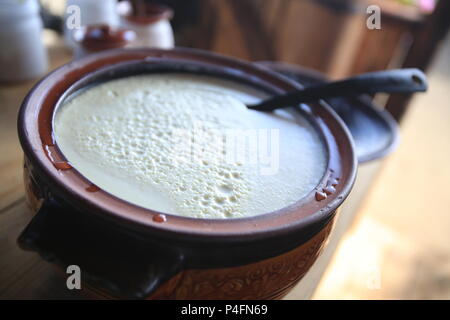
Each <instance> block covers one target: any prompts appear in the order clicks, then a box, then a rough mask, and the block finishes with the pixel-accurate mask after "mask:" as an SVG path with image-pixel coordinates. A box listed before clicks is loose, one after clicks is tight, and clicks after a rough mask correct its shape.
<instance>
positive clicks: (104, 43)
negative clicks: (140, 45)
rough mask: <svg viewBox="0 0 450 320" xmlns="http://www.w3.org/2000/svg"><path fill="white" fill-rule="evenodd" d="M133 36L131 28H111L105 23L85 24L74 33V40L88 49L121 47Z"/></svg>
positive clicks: (97, 49)
mask: <svg viewBox="0 0 450 320" xmlns="http://www.w3.org/2000/svg"><path fill="white" fill-rule="evenodd" d="M135 36H136V35H135V33H134V31H132V30H126V29H121V28H112V27H111V26H109V25H107V24H98V25H89V26H85V27H83V28H81V29H79V30H77V31H76V32H75V33H74V38H75V41H76V42H77V43H79V45H80V46H82V47H83V48H84V49H86V50H89V51H103V50H108V49H113V48H122V47H124V46H126V45H127V44H128V43H129V42H130V41H132V40H134V38H135Z"/></svg>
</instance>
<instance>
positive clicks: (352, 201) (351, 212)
mask: <svg viewBox="0 0 450 320" xmlns="http://www.w3.org/2000/svg"><path fill="white" fill-rule="evenodd" d="M47 37H48V38H49V39H47V40H48V42H50V43H51V44H50V45H49V55H50V61H51V68H52V69H53V68H55V67H57V66H60V65H62V64H64V63H65V62H67V61H69V60H70V59H71V55H70V53H69V52H68V51H67V50H66V49H65V48H64V47H63V46H62V45H61V43H60V42H59V40H58V39H56V38H55V37H54V36H52V35H47ZM34 83H35V81H28V82H23V83H15V84H0V181H1V182H2V183H1V184H0V299H79V298H89V297H90V296H89V294H88V293H86V292H84V291H83V289H82V290H80V291H76V290H75V291H70V290H68V289H67V287H66V282H65V281H66V280H65V278H64V277H61V273H60V271H58V270H56V269H55V268H54V266H53V265H51V264H50V263H48V262H46V261H44V260H42V259H41V258H40V257H39V256H38V255H37V254H36V253H34V252H26V251H23V250H21V249H20V248H19V247H18V246H17V243H16V239H17V237H18V236H19V234H20V232H21V231H22V230H23V229H24V227H25V226H26V225H27V224H28V222H29V221H30V220H31V217H32V215H31V212H30V211H29V210H28V208H27V207H26V204H25V199H24V187H23V182H22V160H23V154H22V150H21V148H20V144H19V141H18V137H17V128H16V122H17V112H18V110H19V107H20V104H21V102H22V100H23V98H24V97H25V95H26V94H27V92H28V91H29V90H30V88H31V87H32V86H33V85H34ZM378 168H379V163H377V162H375V163H373V164H370V165H364V166H363V167H362V168H361V170H360V174H359V177H358V180H357V183H356V185H355V188H354V191H353V192H352V195H351V196H350V198H349V199H348V201H347V202H346V203H345V206H344V208H343V210H341V213H340V215H339V219H338V221H337V223H336V226H335V228H334V230H333V233H332V236H331V238H330V241H329V244H328V246H327V248H326V249H325V251H324V253H323V254H322V255H321V257H320V258H319V259H318V261H317V262H316V263H315V265H314V266H313V268H312V269H311V270H310V272H309V273H308V274H307V275H306V276H305V278H303V279H302V281H301V282H300V283H299V284H298V285H297V286H296V287H295V288H294V290H293V291H292V292H291V293H290V294H289V295H288V296H287V297H286V298H287V299H308V298H310V297H311V296H312V294H313V292H314V290H315V288H316V287H317V285H318V283H319V281H320V278H321V276H322V275H323V273H324V272H325V269H326V267H327V265H328V263H329V261H330V260H331V257H332V255H333V253H334V252H335V249H336V247H337V245H338V243H339V240H340V239H341V237H342V236H343V234H344V233H345V231H346V230H347V229H348V227H349V226H350V224H351V222H352V221H353V220H354V217H355V214H356V209H357V207H358V205H359V203H360V202H361V200H362V199H363V197H364V195H365V194H366V190H367V189H368V188H369V186H370V184H371V181H372V180H373V177H374V175H375V174H376V172H377V170H378Z"/></svg>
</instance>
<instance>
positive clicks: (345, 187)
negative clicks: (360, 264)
mask: <svg viewBox="0 0 450 320" xmlns="http://www.w3.org/2000/svg"><path fill="white" fill-rule="evenodd" d="M158 59H177V60H183V61H185V62H186V63H189V62H200V63H206V64H210V65H214V66H215V67H217V66H220V67H221V68H224V70H225V69H226V70H228V71H230V70H231V71H232V72H234V73H235V74H238V75H241V76H243V77H245V78H247V79H253V80H256V81H257V82H261V81H263V82H265V83H266V84H267V85H270V86H272V87H275V88H278V89H279V90H281V91H289V90H294V89H297V88H299V85H298V84H296V83H295V82H294V81H291V80H289V79H287V78H285V77H283V76H281V75H279V74H277V73H275V72H272V71H270V70H268V69H266V68H264V67H261V66H257V65H255V64H251V63H248V62H244V61H241V60H238V59H235V58H229V57H225V56H222V55H218V54H214V53H210V52H206V51H202V50H196V49H187V48H176V49H172V50H162V49H148V48H146V49H143V48H136V49H116V50H109V51H104V52H101V53H97V54H92V55H89V56H87V57H84V58H82V59H79V60H75V61H72V62H70V63H68V64H66V65H63V66H62V67H60V68H58V69H56V70H54V71H53V72H51V73H50V74H48V75H47V76H46V77H45V78H43V79H42V80H41V81H40V82H39V83H37V84H36V85H35V87H34V88H33V89H32V90H31V91H30V93H29V94H28V95H27V97H26V98H25V100H24V102H23V104H22V107H21V109H20V112H19V119H18V130H19V138H20V142H21V144H22V148H23V150H24V152H25V155H26V157H27V158H28V159H29V160H30V162H31V165H32V166H33V169H34V170H35V171H36V172H37V173H38V174H40V175H41V178H42V179H44V181H45V182H46V183H47V184H48V186H49V189H50V192H51V193H53V194H54V195H55V196H58V197H59V198H61V199H64V200H65V201H66V202H67V203H69V204H71V205H72V206H74V207H75V208H80V209H82V210H84V211H86V212H88V213H89V214H91V213H92V214H96V215H97V216H100V217H101V218H104V219H107V220H109V221H111V222H113V223H116V224H119V225H120V226H122V227H127V228H130V229H131V230H135V231H139V232H144V233H147V234H152V235H155V236H162V237H169V238H171V239H186V237H189V239H194V238H195V239H198V240H205V241H227V240H228V241H240V240H252V239H253V240H256V239H263V238H267V237H272V236H279V235H284V234H289V233H292V232H301V230H304V229H306V228H308V227H310V226H312V225H315V224H318V223H321V222H325V221H327V220H328V219H329V218H330V217H331V215H332V214H333V213H334V211H335V210H336V208H337V207H339V206H340V205H341V203H342V202H343V201H344V199H345V198H346V197H347V195H348V194H349V192H350V190H351V188H352V186H353V183H354V180H355V176H356V167H357V161H356V157H355V153H354V147H353V142H352V139H351V137H350V133H349V131H348V129H347V128H346V126H345V125H344V124H343V122H342V120H341V119H340V118H339V117H338V116H337V115H336V114H335V113H334V111H333V110H332V109H331V108H330V107H328V106H327V105H326V104H325V103H316V104H311V105H308V106H304V107H305V110H310V112H311V115H312V117H313V118H314V120H315V121H316V123H317V125H318V127H319V128H320V130H322V132H323V137H324V140H325V143H326V145H327V147H328V153H329V163H328V168H327V171H326V173H325V176H324V177H323V179H322V180H321V182H320V183H319V185H318V186H317V188H316V189H317V190H319V189H321V188H324V187H325V186H326V185H327V182H329V180H330V179H331V178H333V177H334V178H336V177H337V178H339V183H338V185H337V186H336V192H334V193H333V194H331V195H329V196H328V197H327V198H326V199H324V200H322V201H317V200H316V196H315V193H316V190H312V191H311V192H310V193H309V194H307V195H306V196H305V197H303V198H302V199H300V200H299V201H297V202H296V203H294V204H292V205H290V206H288V207H285V208H283V209H280V210H277V211H274V212H270V213H266V214H262V215H258V216H253V217H248V218H238V219H224V220H219V219H196V218H187V217H180V216H175V215H171V214H166V213H164V214H165V215H166V217H167V219H166V221H165V222H162V223H161V222H156V221H154V220H153V218H154V217H155V216H156V215H158V214H161V213H160V212H156V211H152V210H148V209H145V208H142V207H139V206H136V205H133V204H131V203H128V202H126V201H124V200H121V199H119V198H117V197H115V196H113V195H111V194H109V193H106V192H104V191H102V190H100V191H97V192H88V191H86V188H88V187H89V186H90V185H92V184H91V183H90V182H89V181H88V180H87V179H85V178H84V177H83V176H82V175H81V174H79V173H78V172H77V171H76V170H75V169H73V168H72V169H70V170H58V169H57V168H56V167H55V166H54V164H53V162H52V161H51V160H50V157H49V156H48V153H47V151H46V146H48V145H54V144H55V142H54V139H53V135H52V117H53V112H54V109H55V106H56V104H57V101H58V100H59V99H60V97H61V96H62V95H63V94H64V93H65V91H66V90H68V88H69V87H70V86H71V85H72V84H73V83H75V82H76V81H77V80H79V79H80V78H81V77H83V76H84V75H86V74H88V73H91V72H93V71H96V70H98V69H100V68H102V67H105V66H110V65H113V64H116V63H122V62H126V61H145V62H149V63H158ZM55 152H56V153H58V152H59V151H58V150H57V149H56V150H54V151H53V154H52V156H53V157H55V154H54V153H55ZM56 157H60V158H64V157H63V155H62V154H57V155H56ZM192 237H194V238H192Z"/></svg>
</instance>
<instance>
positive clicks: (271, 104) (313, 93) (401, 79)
mask: <svg viewBox="0 0 450 320" xmlns="http://www.w3.org/2000/svg"><path fill="white" fill-rule="evenodd" d="M427 88H428V83H427V78H426V76H425V74H424V73H423V72H422V71H420V70H419V69H395V70H387V71H378V72H370V73H364V74H360V75H358V76H355V77H351V78H347V79H344V80H340V81H334V82H328V83H324V84H319V85H315V86H311V87H307V88H304V89H303V90H298V91H293V92H289V93H286V94H282V95H277V96H274V97H271V98H269V99H266V100H264V101H262V102H260V103H258V104H254V105H248V106H247V107H248V108H249V109H252V110H258V111H272V110H275V109H279V108H284V107H292V106H294V105H298V104H299V103H307V102H313V101H317V100H320V99H326V98H335V97H349V96H358V95H361V94H374V93H381V92H383V93H414V92H424V91H426V90H427Z"/></svg>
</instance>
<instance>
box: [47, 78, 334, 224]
mask: <svg viewBox="0 0 450 320" xmlns="http://www.w3.org/2000/svg"><path fill="white" fill-rule="evenodd" d="M264 97H265V94H264V93H262V92H259V91H257V90H255V89H252V88H249V87H246V86H242V85H240V84H236V83H233V82H231V81H227V80H222V79H218V78H212V77H207V76H198V75H187V74H158V75H141V76H133V77H128V78H122V79H118V80H112V81H109V82H106V83H103V84H99V85H97V86H95V87H92V88H89V89H87V90H86V91H84V92H82V93H80V94H79V95H77V96H75V97H74V98H72V99H70V100H69V101H67V102H66V103H64V105H63V106H61V109H60V110H58V112H57V115H56V117H55V122H54V131H55V137H56V142H57V144H58V146H59V148H60V149H61V151H62V152H63V153H64V155H65V157H66V158H67V160H68V161H69V162H70V163H71V165H72V166H73V167H74V168H76V169H77V170H78V171H79V172H80V173H81V174H82V175H83V176H85V177H86V178H87V179H89V180H90V181H91V182H92V183H94V184H95V185H97V186H98V187H100V188H101V189H103V190H105V191H107V192H109V193H111V194H113V195H115V196H117V197H119V198H121V199H123V200H126V201H129V202H131V203H133V204H136V205H139V206H142V207H145V208H148V209H152V210H156V211H160V212H164V213H170V214H175V215H181V216H188V217H195V218H213V219H222V218H240V217H247V216H254V215H258V214H263V213H267V212H272V211H275V210H278V209H281V208H283V207H286V206H288V205H291V204H293V203H294V202H296V201H298V200H299V199H301V198H302V197H303V196H305V195H306V194H307V193H309V192H310V191H311V190H313V189H314V187H315V186H316V185H317V184H318V182H319V181H320V179H321V178H322V177H323V175H324V172H325V167H326V159H327V154H326V149H325V147H324V144H323V142H322V141H321V139H320V138H319V135H318V134H317V132H316V130H315V129H314V128H313V127H312V126H311V125H310V124H309V122H308V121H306V120H305V119H304V118H303V117H302V116H300V115H299V114H297V113H290V112H288V111H285V110H279V111H277V112H276V113H273V114H269V113H263V112H257V111H252V110H248V109H247V108H246V106H245V104H249V103H254V102H257V101H259V100H261V99H262V98H264Z"/></svg>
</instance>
